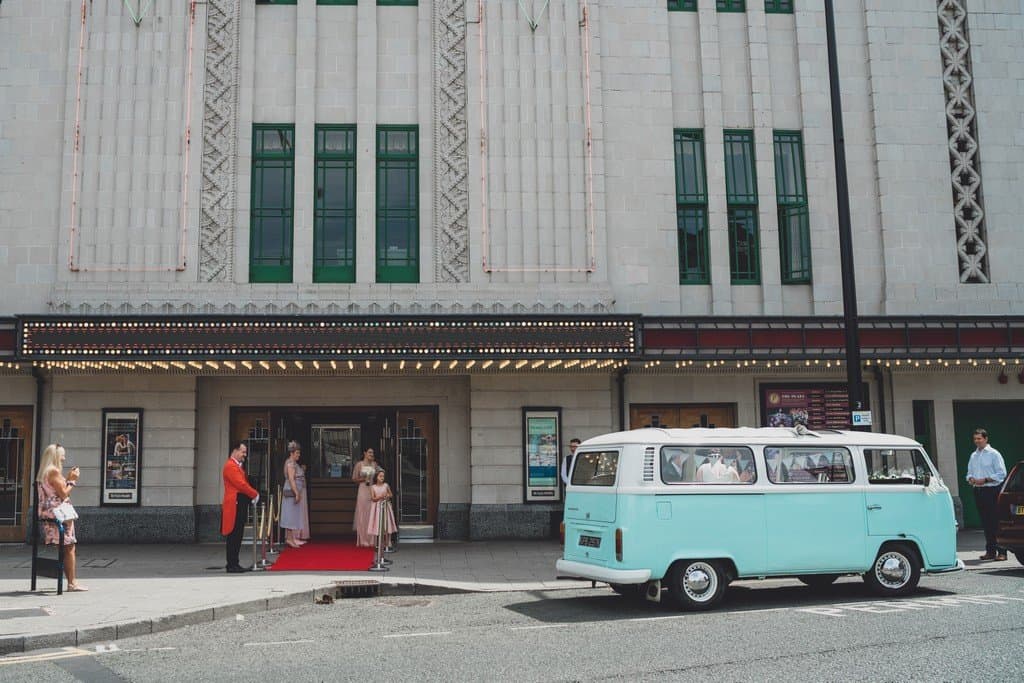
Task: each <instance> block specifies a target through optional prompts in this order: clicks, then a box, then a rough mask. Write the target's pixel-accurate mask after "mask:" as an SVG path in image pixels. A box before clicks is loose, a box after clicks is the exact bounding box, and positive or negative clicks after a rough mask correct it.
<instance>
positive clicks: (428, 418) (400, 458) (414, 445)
mask: <svg viewBox="0 0 1024 683" xmlns="http://www.w3.org/2000/svg"><path fill="white" fill-rule="evenodd" d="M396 427H397V429H396V430H395V440H396V442H397V443H396V446H397V455H396V460H397V468H396V469H397V476H396V477H395V481H394V484H393V487H394V489H395V496H396V498H397V499H398V500H397V506H396V510H395V512H396V514H397V515H398V525H399V526H402V525H403V524H406V525H418V524H434V522H435V520H434V513H435V510H436V503H435V501H436V500H437V491H436V483H437V470H436V454H435V453H434V452H433V450H432V447H433V445H434V437H435V433H436V418H435V416H434V414H433V413H431V412H425V411H423V412H421V411H406V410H402V411H399V413H398V419H397V425H396Z"/></svg>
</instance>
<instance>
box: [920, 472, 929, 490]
mask: <svg viewBox="0 0 1024 683" xmlns="http://www.w3.org/2000/svg"><path fill="white" fill-rule="evenodd" d="M921 483H922V484H923V485H924V487H925V488H928V487H929V486H931V485H932V475H931V473H930V472H926V473H925V474H924V475H923V476H922V477H921Z"/></svg>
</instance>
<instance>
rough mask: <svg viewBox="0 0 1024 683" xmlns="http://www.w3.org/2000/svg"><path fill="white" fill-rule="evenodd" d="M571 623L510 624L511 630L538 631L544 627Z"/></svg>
mask: <svg viewBox="0 0 1024 683" xmlns="http://www.w3.org/2000/svg"><path fill="white" fill-rule="evenodd" d="M563 626H569V624H541V625H540V626H510V627H509V629H508V630H509V631H536V630H539V629H542V628H562V627H563Z"/></svg>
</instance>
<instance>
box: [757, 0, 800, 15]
mask: <svg viewBox="0 0 1024 683" xmlns="http://www.w3.org/2000/svg"><path fill="white" fill-rule="evenodd" d="M764 11H765V13H766V14H792V13H793V0H764Z"/></svg>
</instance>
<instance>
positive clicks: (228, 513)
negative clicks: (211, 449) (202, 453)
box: [220, 441, 260, 574]
mask: <svg viewBox="0 0 1024 683" xmlns="http://www.w3.org/2000/svg"><path fill="white" fill-rule="evenodd" d="M248 454H249V448H248V446H246V445H245V442H244V441H243V442H241V443H238V444H236V445H235V447H234V448H233V449H232V450H231V457H229V458H228V461H227V462H226V463H224V470H223V474H224V501H223V503H222V504H221V521H220V533H221V535H222V536H225V537H226V538H227V553H228V555H227V559H228V565H227V570H228V573H229V574H241V573H242V572H245V571H248V570H247V569H245V568H244V567H242V566H241V565H240V564H239V563H238V551H239V550H241V548H242V532H243V531H244V530H245V518H246V508H247V507H248V506H249V503H250V502H252V503H256V502H259V499H260V494H259V492H258V491H257V490H256V489H254V488H253V487H252V486H250V485H249V480H248V479H247V478H246V476H245V470H243V469H242V463H243V462H245V456H247V455H248Z"/></svg>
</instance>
